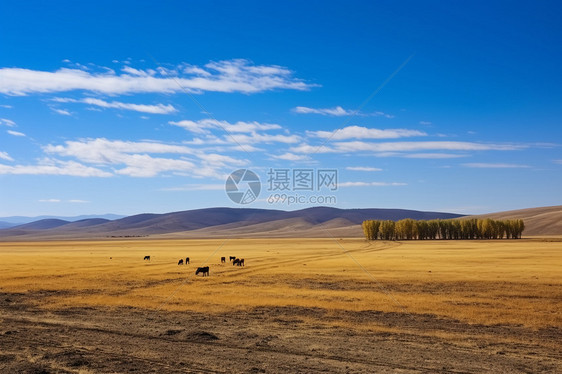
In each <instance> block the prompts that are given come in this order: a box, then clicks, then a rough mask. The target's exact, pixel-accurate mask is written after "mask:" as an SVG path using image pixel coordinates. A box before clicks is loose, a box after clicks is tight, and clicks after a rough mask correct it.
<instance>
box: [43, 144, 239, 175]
mask: <svg viewBox="0 0 562 374" xmlns="http://www.w3.org/2000/svg"><path fill="white" fill-rule="evenodd" d="M43 149H44V151H45V152H46V153H48V154H53V155H58V156H62V157H73V158H75V159H77V160H79V161H80V162H84V163H88V164H93V165H99V166H110V167H111V168H112V172H113V173H115V174H120V175H127V176H132V177H154V176H156V175H159V174H161V173H165V172H170V173H176V174H177V173H184V174H188V175H190V176H192V177H217V176H222V173H221V172H220V171H219V169H221V168H232V167H235V166H243V165H245V164H246V163H247V161H246V160H240V159H236V158H233V157H230V156H227V155H221V154H216V153H210V152H205V151H202V150H198V149H195V148H192V147H188V146H185V145H175V144H165V143H158V142H151V141H144V142H131V141H122V140H108V139H105V138H97V139H84V140H78V141H67V142H65V144H64V145H47V146H45V147H43ZM152 154H161V155H163V154H167V155H168V157H154V156H152ZM173 155H176V157H173ZM178 155H179V157H177V156H178Z"/></svg>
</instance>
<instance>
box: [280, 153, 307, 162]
mask: <svg viewBox="0 0 562 374" xmlns="http://www.w3.org/2000/svg"><path fill="white" fill-rule="evenodd" d="M272 157H273V158H276V159H278V160H286V161H310V160H311V158H310V157H309V156H306V155H296V154H294V153H289V152H287V153H283V154H281V155H277V156H272Z"/></svg>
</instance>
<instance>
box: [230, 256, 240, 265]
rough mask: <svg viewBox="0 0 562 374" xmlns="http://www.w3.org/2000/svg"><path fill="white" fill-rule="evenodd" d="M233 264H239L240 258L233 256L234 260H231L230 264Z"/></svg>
mask: <svg viewBox="0 0 562 374" xmlns="http://www.w3.org/2000/svg"><path fill="white" fill-rule="evenodd" d="M234 265H238V266H240V259H239V258H235V259H234V261H232V266H234Z"/></svg>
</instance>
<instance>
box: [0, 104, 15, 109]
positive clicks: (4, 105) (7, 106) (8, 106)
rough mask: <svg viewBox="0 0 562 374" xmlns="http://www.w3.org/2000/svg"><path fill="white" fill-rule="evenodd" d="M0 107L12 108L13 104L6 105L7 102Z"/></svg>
mask: <svg viewBox="0 0 562 374" xmlns="http://www.w3.org/2000/svg"><path fill="white" fill-rule="evenodd" d="M0 108H6V109H12V108H13V106H11V105H6V104H0Z"/></svg>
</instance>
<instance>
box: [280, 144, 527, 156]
mask: <svg viewBox="0 0 562 374" xmlns="http://www.w3.org/2000/svg"><path fill="white" fill-rule="evenodd" d="M526 148H528V146H527V145H518V144H487V143H474V142H449V141H420V142H381V143H372V142H363V141H350V142H335V143H333V144H330V145H322V146H320V147H317V146H314V145H310V144H301V145H299V146H295V147H292V148H290V151H291V152H294V153H314V152H316V153H353V152H372V153H381V152H383V153H385V152H417V151H515V150H522V149H526ZM390 155H393V156H400V155H401V154H398V153H397V154H390Z"/></svg>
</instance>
